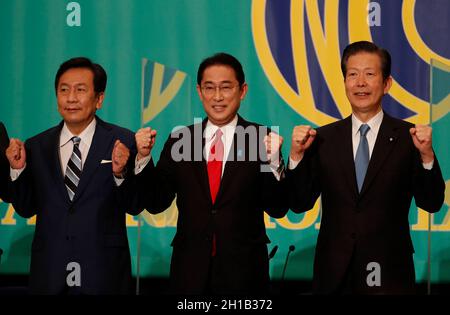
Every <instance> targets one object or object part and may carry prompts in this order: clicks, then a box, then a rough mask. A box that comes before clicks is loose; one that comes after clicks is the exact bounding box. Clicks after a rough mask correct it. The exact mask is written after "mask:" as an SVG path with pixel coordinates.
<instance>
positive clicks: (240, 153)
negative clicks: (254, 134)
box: [216, 115, 250, 202]
mask: <svg viewBox="0 0 450 315" xmlns="http://www.w3.org/2000/svg"><path fill="white" fill-rule="evenodd" d="M248 126H249V123H248V122H247V121H246V120H244V119H243V118H242V117H241V116H239V115H238V121H237V124H236V128H238V127H240V128H244V129H245V128H247V127H248ZM238 145H239V147H238ZM248 150H249V143H248V141H247V140H245V141H244V142H243V143H242V141H240V142H238V141H237V133H236V130H235V132H234V135H233V142H232V143H231V147H230V152H229V153H228V156H227V159H226V163H225V169H224V170H223V175H222V178H221V180H220V186H219V191H218V193H217V197H216V202H217V201H218V200H220V199H221V198H222V195H223V194H224V191H226V189H225V187H227V185H230V184H231V183H232V182H233V178H234V177H235V176H234V174H235V172H236V170H237V169H238V166H239V165H241V164H242V162H243V161H248V156H249V155H250V152H249V151H248Z"/></svg>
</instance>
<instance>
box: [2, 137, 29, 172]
mask: <svg viewBox="0 0 450 315" xmlns="http://www.w3.org/2000/svg"><path fill="white" fill-rule="evenodd" d="M26 156H27V155H26V152H25V145H24V144H23V142H22V141H20V140H19V139H11V140H10V141H9V146H8V148H7V149H6V158H7V159H8V161H9V165H10V166H11V168H12V169H22V168H24V167H25V162H26Z"/></svg>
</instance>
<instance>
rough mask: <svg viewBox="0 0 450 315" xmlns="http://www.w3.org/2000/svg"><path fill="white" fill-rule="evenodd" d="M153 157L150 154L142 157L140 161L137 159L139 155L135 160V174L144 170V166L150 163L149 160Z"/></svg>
mask: <svg viewBox="0 0 450 315" xmlns="http://www.w3.org/2000/svg"><path fill="white" fill-rule="evenodd" d="M151 159H152V155H151V154H149V155H148V156H146V157H145V158H143V159H140V160H139V161H138V159H137V155H136V158H135V160H134V165H135V166H134V175H137V174H139V173H140V172H142V170H143V169H144V167H145V166H146V165H147V164H148V162H150V160H151Z"/></svg>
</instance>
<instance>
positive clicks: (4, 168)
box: [0, 122, 9, 201]
mask: <svg viewBox="0 0 450 315" xmlns="http://www.w3.org/2000/svg"><path fill="white" fill-rule="evenodd" d="M8 145H9V138H8V132H7V131H6V128H5V126H4V125H3V123H1V122H0V199H2V200H5V201H7V199H8V193H7V190H8V178H9V163H8V160H7V159H6V155H5V151H6V148H7V147H8Z"/></svg>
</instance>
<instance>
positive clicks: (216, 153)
mask: <svg viewBox="0 0 450 315" xmlns="http://www.w3.org/2000/svg"><path fill="white" fill-rule="evenodd" d="M222 160H223V142H222V131H221V130H220V129H217V131H216V133H215V136H214V140H213V142H212V143H211V149H210V150H209V157H208V178H209V190H210V192H211V199H212V202H213V203H214V202H215V201H216V196H217V193H218V192H219V187H220V178H221V177H222Z"/></svg>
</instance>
